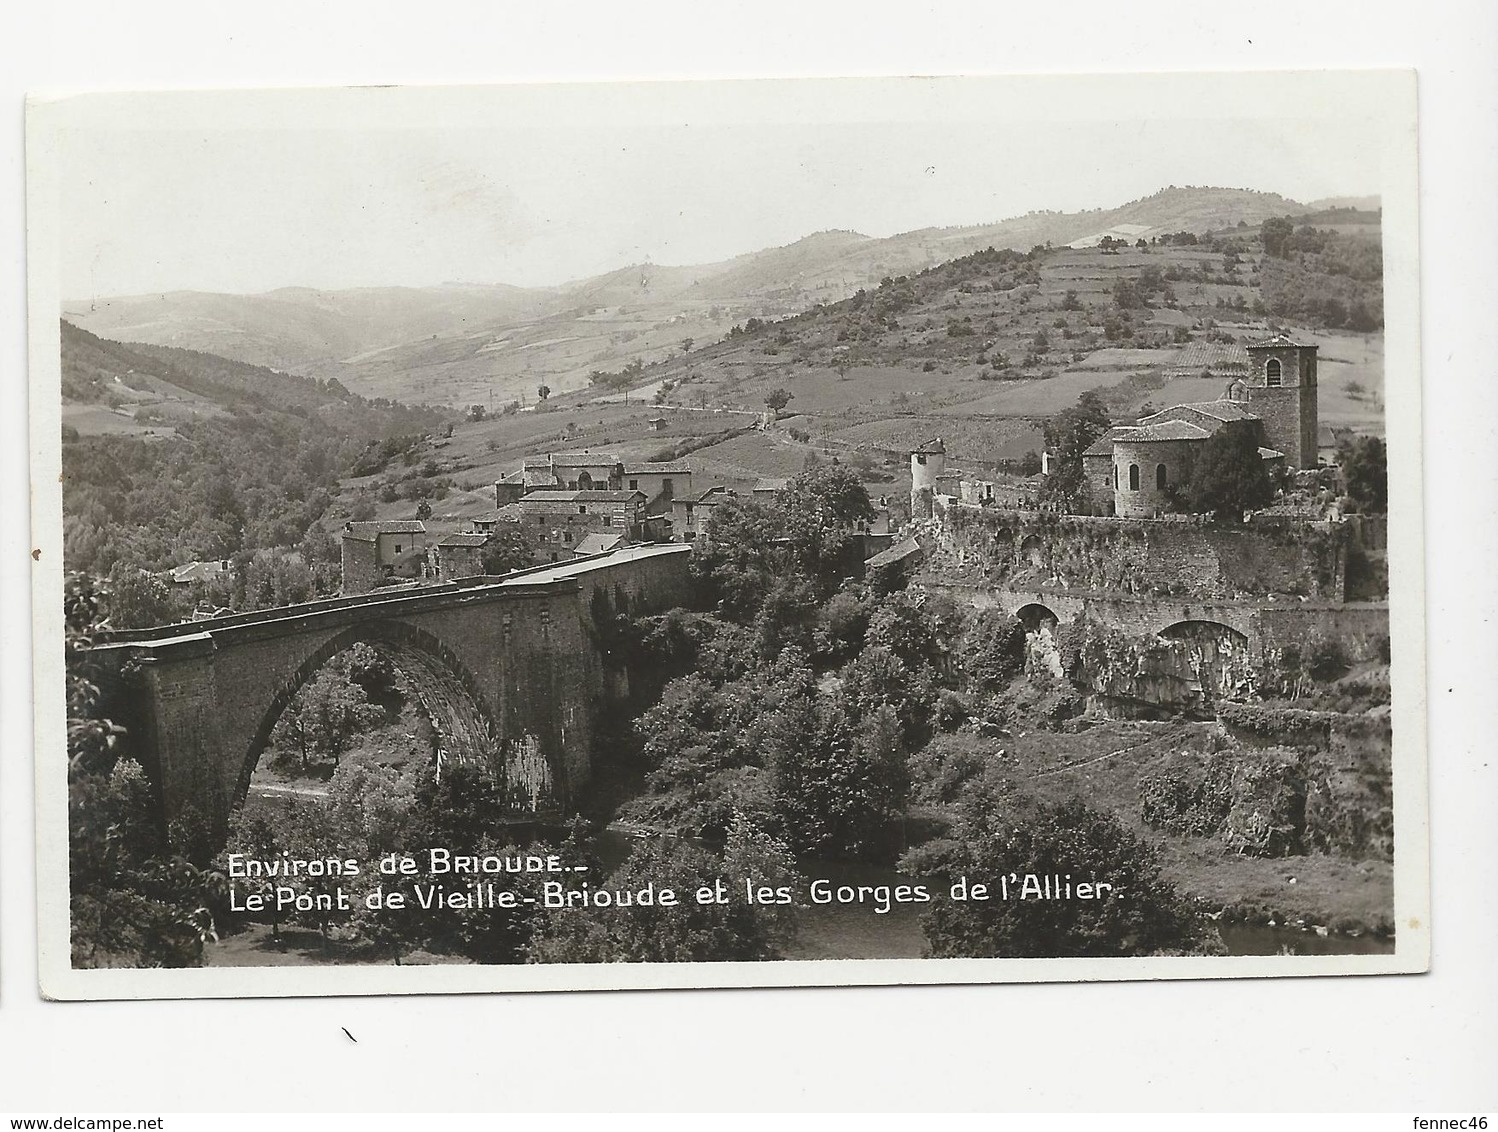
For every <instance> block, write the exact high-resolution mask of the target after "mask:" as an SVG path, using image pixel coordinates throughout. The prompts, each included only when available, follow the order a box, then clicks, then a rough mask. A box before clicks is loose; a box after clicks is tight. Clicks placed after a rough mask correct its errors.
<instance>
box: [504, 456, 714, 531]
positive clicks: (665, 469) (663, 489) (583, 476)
mask: <svg viewBox="0 0 1498 1132" xmlns="http://www.w3.org/2000/svg"><path fill="white" fill-rule="evenodd" d="M534 491H639V492H643V493H644V495H645V509H646V512H647V513H648V514H649V515H651V516H653V517H659V518H662V519H665V518H666V517H668V516H669V515H670V514H671V501H672V500H673V499H675V498H676V497H677V496H679V495H684V496H690V495H691V493H692V465H691V464H690V463H688V462H687V461H685V460H666V461H652V460H630V461H626V460H622V459H620V458H619V456H618V455H617V454H616V453H613V452H586V451H584V452H548V453H546V454H545V455H542V456H527V457H526V458H525V459H524V461H523V462H522V464H521V467H520V469H519V471H516V472H511V473H510V474H508V475H506V476H504V477H503V478H501V479H499V480H496V481H495V484H494V505H495V507H496V508H500V509H503V508H504V507H505V506H507V505H508V504H511V503H519V502H520V500H521V499H523V498H524V497H525V496H526V495H528V494H530V493H531V492H534Z"/></svg>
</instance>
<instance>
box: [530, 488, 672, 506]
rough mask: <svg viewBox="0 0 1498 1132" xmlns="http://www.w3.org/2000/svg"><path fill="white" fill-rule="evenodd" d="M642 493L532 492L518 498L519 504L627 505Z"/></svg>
mask: <svg viewBox="0 0 1498 1132" xmlns="http://www.w3.org/2000/svg"><path fill="white" fill-rule="evenodd" d="M644 498H645V493H644V492H643V491H585V490H578V491H560V490H558V491H549V490H544V489H543V490H541V491H532V492H529V493H528V494H526V495H522V496H521V497H520V502H521V503H628V502H630V501H631V500H636V499H644Z"/></svg>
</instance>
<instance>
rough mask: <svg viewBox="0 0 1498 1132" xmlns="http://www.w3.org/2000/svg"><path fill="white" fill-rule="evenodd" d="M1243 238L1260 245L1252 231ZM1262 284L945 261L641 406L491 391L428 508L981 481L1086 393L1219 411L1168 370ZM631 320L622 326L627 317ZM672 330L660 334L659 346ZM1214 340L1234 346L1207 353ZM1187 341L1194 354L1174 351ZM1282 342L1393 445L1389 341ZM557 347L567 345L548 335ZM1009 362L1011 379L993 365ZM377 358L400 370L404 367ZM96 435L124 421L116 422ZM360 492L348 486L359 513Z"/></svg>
mask: <svg viewBox="0 0 1498 1132" xmlns="http://www.w3.org/2000/svg"><path fill="white" fill-rule="evenodd" d="M1236 234H1237V235H1239V236H1241V237H1243V238H1251V237H1252V235H1253V230H1251V229H1250V230H1248V231H1247V232H1246V233H1245V232H1244V231H1242V230H1237V231H1236ZM1146 268H1153V269H1155V270H1156V271H1158V272H1160V273H1161V274H1162V275H1163V276H1164V277H1165V278H1167V279H1170V283H1169V286H1170V289H1171V292H1172V293H1173V297H1170V296H1166V295H1165V294H1164V293H1158V294H1156V295H1154V296H1153V298H1152V300H1151V302H1152V305H1151V306H1149V307H1146V308H1135V309H1132V310H1130V311H1128V312H1127V315H1128V323H1127V326H1126V329H1127V333H1128V334H1129V335H1131V337H1120V336H1119V333H1120V332H1119V328H1118V325H1117V324H1118V321H1119V319H1120V318H1121V316H1122V315H1123V313H1124V312H1121V311H1120V310H1119V309H1118V307H1117V306H1116V304H1115V302H1114V293H1115V287H1116V286H1117V284H1118V281H1119V280H1120V279H1134V280H1137V279H1138V278H1139V276H1140V274H1141V273H1142V272H1144V271H1145V269H1146ZM1257 271H1258V263H1257V259H1256V255H1255V254H1253V253H1250V254H1245V255H1243V256H1242V259H1241V262H1240V263H1239V264H1237V265H1233V264H1231V263H1229V257H1225V256H1224V255H1223V254H1221V253H1218V252H1213V251H1208V250H1205V249H1204V248H1202V247H1199V246H1198V247H1155V248H1151V249H1149V250H1147V251H1141V250H1137V249H1132V248H1131V249H1128V250H1127V251H1125V252H1123V253H1121V254H1116V255H1104V254H1102V253H1101V252H1100V251H1098V250H1096V249H1082V250H1071V249H1058V250H1056V251H1053V252H1051V253H1049V254H1048V255H1046V256H1044V257H1043V258H1042V259H1040V260H1039V261H1037V262H1036V263H1034V264H1030V265H1024V264H1022V263H1018V264H1017V263H1016V262H1015V261H1013V260H1007V261H995V262H993V263H987V262H985V263H982V264H981V265H979V266H978V267H977V268H974V267H973V266H972V265H971V264H969V265H967V266H966V267H964V266H962V265H961V264H958V265H948V266H947V267H943V268H938V269H936V270H934V271H933V272H931V273H929V274H928V275H926V276H922V277H919V278H916V279H912V280H911V281H909V282H907V283H904V284H901V286H903V287H905V288H906V289H907V290H908V291H909V296H908V297H907V298H906V299H902V300H900V301H899V304H897V305H896V306H895V307H890V308H889V309H888V310H887V311H885V312H884V313H880V311H879V310H877V309H875V308H876V307H877V305H878V303H879V302H881V301H883V300H881V299H880V298H879V296H880V295H881V294H883V293H884V292H885V288H880V289H879V291H878V292H871V293H870V295H869V296H865V297H864V298H863V299H857V300H850V301H845V302H840V303H834V304H830V305H827V306H824V307H818V308H815V309H813V310H811V311H808V312H806V313H805V314H802V315H800V316H797V317H794V318H790V319H786V320H783V321H781V322H779V323H776V324H774V325H773V326H770V327H768V328H765V329H761V330H758V331H755V332H753V333H742V334H739V335H736V336H730V337H727V338H723V337H720V336H719V335H717V334H716V333H709V334H703V333H697V334H696V335H695V341H694V349H693V350H691V351H690V352H689V353H686V354H681V353H679V352H678V353H676V354H675V356H673V357H669V358H665V357H664V355H663V353H656V354H655V355H652V356H654V357H656V358H658V359H662V360H657V361H655V362H654V363H653V364H647V365H646V366H645V367H644V369H643V371H642V373H641V376H640V380H639V383H638V385H637V387H636V388H635V389H634V390H632V391H631V392H630V393H629V394H628V397H629V400H628V401H624V400H623V399H622V397H621V395H620V394H618V393H607V394H606V393H604V392H603V391H602V390H599V389H596V388H582V389H572V390H571V391H559V392H556V393H553V395H552V396H551V398H550V400H548V401H547V402H546V403H545V406H544V408H540V407H538V406H535V390H534V389H533V388H531V389H523V388H522V389H519V394H520V395H521V396H523V397H525V399H526V400H527V401H528V402H529V403H530V405H531V407H530V408H529V409H527V410H525V411H521V412H511V413H509V414H508V415H505V414H502V413H500V412H498V411H497V410H499V409H502V408H503V407H504V404H505V398H506V396H508V395H509V394H507V393H506V392H505V391H504V390H502V389H500V387H499V386H496V387H495V388H494V389H493V390H490V391H488V392H487V393H483V394H482V395H480V394H475V399H476V400H478V401H481V402H482V403H484V404H485V407H486V409H488V408H490V407H491V406H492V408H493V409H494V410H496V411H494V412H489V413H488V414H486V419H484V420H482V421H464V422H462V423H461V424H459V425H457V426H456V428H455V429H454V431H453V434H452V436H451V437H450V438H445V439H442V440H438V441H436V442H434V444H433V450H432V456H433V458H434V459H435V460H436V461H437V462H438V464H439V465H440V467H441V471H442V474H443V475H445V476H447V477H449V478H450V479H451V480H452V481H453V483H454V484H455V490H454V492H453V493H452V494H449V495H448V496H446V497H444V498H442V499H438V500H436V501H434V504H433V506H434V513H435V518H436V521H437V522H439V523H440V522H443V521H450V522H452V523H458V522H460V521H461V520H462V519H464V518H467V517H470V516H472V515H474V514H477V513H479V512H481V511H483V510H486V509H488V508H489V507H491V506H492V494H491V492H490V485H492V483H493V482H494V480H496V479H498V478H499V477H500V476H502V475H504V474H506V473H508V472H512V471H514V470H515V469H516V468H518V467H519V465H520V461H521V459H522V458H523V457H525V456H528V455H540V454H544V453H546V452H548V451H569V450H576V449H585V448H587V449H603V450H607V451H610V452H615V453H617V454H618V455H619V456H621V457H622V458H624V459H651V458H654V457H657V456H661V455H664V454H680V453H681V452H682V451H683V450H684V449H689V451H688V453H687V458H688V459H689V461H690V462H691V464H692V467H693V472H694V486H696V485H697V484H698V483H700V484H701V485H703V486H704V487H705V486H709V485H711V484H714V483H723V484H728V485H731V486H736V487H740V486H747V485H748V484H750V483H752V482H753V480H754V479H757V478H759V477H761V476H776V477H783V476H790V475H794V474H795V473H796V472H798V471H800V470H801V468H802V467H803V466H804V465H805V463H806V461H807V460H808V458H809V457H810V456H811V455H812V454H813V453H815V454H817V455H818V456H820V457H822V458H832V457H837V458H841V459H847V458H848V457H849V455H850V454H851V453H856V452H858V451H860V450H862V451H865V452H867V453H868V454H869V455H871V456H873V457H874V458H875V459H876V460H878V461H880V462H884V461H886V460H888V459H889V458H890V454H893V455H894V458H895V459H897V460H900V461H901V462H902V463H903V457H904V454H905V453H906V452H907V451H908V450H909V449H910V448H912V447H915V446H916V445H919V444H921V443H923V442H925V441H926V440H929V439H930V438H931V437H934V436H941V437H942V438H943V439H944V440H945V441H946V443H947V446H948V451H949V452H950V453H951V454H952V456H953V457H954V460H955V461H956V462H959V463H965V464H967V465H968V466H969V467H970V468H972V469H975V470H976V469H979V468H981V467H982V466H983V465H985V464H990V463H992V462H993V461H997V460H1013V459H1018V458H1019V457H1021V456H1023V455H1024V454H1025V453H1026V452H1028V451H1031V450H1039V449H1040V448H1041V446H1042V437H1041V431H1040V425H1041V424H1042V423H1043V421H1044V420H1045V419H1046V418H1048V417H1050V416H1053V415H1054V414H1056V413H1058V412H1060V411H1061V410H1063V409H1065V408H1067V407H1068V406H1071V405H1074V404H1075V403H1076V401H1077V399H1078V398H1079V397H1080V396H1081V395H1082V394H1083V393H1086V392H1089V391H1094V390H1095V391H1097V392H1099V393H1101V394H1102V395H1103V398H1104V401H1105V403H1106V404H1107V405H1108V407H1109V410H1110V412H1111V413H1112V414H1113V415H1114V418H1115V420H1119V421H1129V420H1132V419H1134V417H1135V416H1136V415H1138V414H1139V413H1140V412H1141V410H1144V409H1160V408H1164V407H1166V406H1168V405H1172V404H1178V403H1181V402H1184V401H1204V400H1212V399H1215V398H1217V397H1220V396H1221V395H1222V393H1223V391H1224V389H1225V388H1226V386H1227V383H1228V380H1229V377H1230V376H1231V375H1230V374H1228V373H1222V374H1218V373H1215V372H1214V374H1213V376H1210V377H1205V378H1203V377H1200V376H1189V377H1187V376H1181V377H1172V376H1171V372H1172V371H1176V372H1179V371H1180V370H1181V369H1182V368H1183V367H1186V368H1192V369H1194V368H1195V367H1196V366H1197V365H1198V364H1213V362H1214V360H1215V361H1216V362H1223V361H1227V360H1230V359H1231V358H1239V359H1241V357H1242V341H1244V340H1251V339H1253V338H1255V337H1259V336H1261V335H1264V334H1267V333H1268V330H1269V328H1268V324H1267V323H1266V322H1265V321H1264V320H1262V319H1254V318H1253V317H1252V316H1250V315H1247V314H1244V313H1242V312H1241V311H1237V310H1235V309H1234V308H1235V307H1236V306H1237V305H1238V304H1240V303H1241V304H1243V305H1244V306H1246V307H1250V308H1251V307H1252V305H1253V303H1254V301H1255V300H1256V299H1257V298H1258V288H1257V285H1256V283H1257ZM1204 273H1205V274H1204ZM1172 276H1173V277H1174V278H1171V277H1172ZM896 289H897V290H898V288H896ZM1219 302H1221V303H1224V304H1227V306H1220V305H1219ZM610 309H611V308H601V309H600V311H599V312H597V314H596V317H595V316H590V318H591V319H592V321H589V322H588V323H586V326H587V327H588V330H587V332H586V334H583V335H582V336H581V337H578V335H579V332H578V331H577V328H576V325H573V326H572V328H571V329H570V330H568V331H567V332H566V333H563V331H562V330H561V329H559V327H560V325H561V324H560V323H553V324H551V325H541V324H539V323H538V324H536V325H531V326H526V327H523V328H517V329H516V330H514V331H513V335H512V336H511V337H509V338H507V339H506V341H505V342H504V343H501V345H502V346H504V347H505V349H504V351H499V350H498V348H497V347H496V349H495V350H490V351H489V354H490V355H494V354H496V353H498V352H504V353H506V356H507V357H515V356H523V354H524V353H525V350H524V349H522V347H524V346H534V347H535V348H536V351H537V352H549V351H553V350H564V351H565V350H570V349H573V348H574V347H576V346H577V345H578V342H580V341H582V339H583V338H585V337H586V336H587V334H591V333H593V332H594V331H597V332H599V333H604V332H607V331H609V330H610V329H611V328H612V329H613V330H614V331H615V332H618V331H619V326H616V325H615V323H616V321H617V319H616V318H615V316H614V315H613V314H610ZM618 318H621V319H624V320H625V322H628V318H629V316H628V315H627V313H623V314H619V315H618ZM621 325H622V324H621ZM667 329H668V328H665V327H663V328H661V329H660V331H659V336H660V337H662V338H663V339H664V337H665V335H666V332H667ZM697 329H698V330H699V331H700V329H701V328H700V327H699V328H697ZM679 330H680V327H676V328H670V332H671V333H673V334H675V333H677V332H678V331H679ZM1214 330H1215V331H1218V332H1225V333H1226V334H1227V335H1230V336H1231V338H1232V339H1233V341H1232V342H1225V341H1222V340H1221V339H1220V338H1217V339H1214V338H1213V337H1212V335H1213V332H1214ZM1105 331H1106V333H1105ZM1181 332H1184V333H1185V334H1186V335H1189V341H1186V342H1182V341H1180V340H1179V339H1180V337H1181ZM1289 332H1290V333H1292V334H1295V335H1297V336H1299V337H1301V338H1303V339H1306V340H1309V341H1313V342H1315V343H1316V344H1317V345H1319V346H1320V347H1321V364H1320V367H1319V373H1320V385H1321V388H1320V404H1319V410H1320V419H1321V420H1322V421H1323V422H1325V423H1328V424H1334V425H1350V426H1352V427H1354V428H1355V429H1357V430H1359V431H1362V432H1370V433H1381V432H1382V430H1383V373H1382V371H1383V341H1382V335H1381V334H1353V333H1341V332H1331V331H1311V330H1307V329H1305V328H1296V327H1291V328H1289ZM506 333H507V334H509V333H510V332H506ZM1110 334H1111V335H1115V340H1109V337H1108V335H1110ZM564 337H565V338H569V341H566V342H561V341H557V340H555V339H561V338H564ZM572 338H576V339H577V340H576V341H573V340H571V339H572ZM677 344H678V345H679V342H678V343H677ZM455 348H456V347H455ZM1001 359H1002V362H1003V363H1004V365H1005V367H1006V368H1003V369H1002V371H1000V370H998V369H997V368H996V367H998V366H999V365H1000V362H1001ZM380 361H381V364H385V362H386V361H389V362H390V364H395V361H394V356H392V357H391V358H389V359H387V358H386V357H385V356H383V355H382V357H381V359H380ZM980 375H981V376H980ZM985 379H986V380H985ZM552 384H553V385H554V386H557V383H554V382H553V383H552ZM557 387H558V388H560V386H557ZM781 388H783V389H785V390H787V391H788V392H789V393H790V394H791V395H792V400H791V402H790V405H789V408H788V410H787V414H786V416H785V419H783V420H781V421H780V422H778V423H777V424H776V426H775V428H774V430H773V435H769V436H766V435H754V436H750V435H743V436H736V437H731V438H730V437H726V436H725V437H724V438H723V439H722V440H720V441H719V442H718V443H702V441H703V440H704V439H707V438H711V437H712V436H713V435H715V434H723V433H725V431H726V430H729V429H733V428H736V427H746V426H749V425H751V424H752V423H753V422H754V421H755V419H756V418H757V416H758V415H759V414H760V413H761V412H762V411H763V410H764V405H765V398H766V396H767V395H769V394H770V393H771V392H772V391H773V390H776V389H781ZM510 392H511V393H513V392H514V389H511V390H510ZM657 400H659V401H660V402H661V403H660V404H657V403H655V402H656V401H657ZM657 416H660V417H663V418H664V427H663V428H661V429H660V430H659V431H657V430H656V428H655V427H653V426H652V425H651V424H650V423H649V422H650V420H651V419H652V418H654V417H657ZM90 423H91V424H92V425H93V426H94V427H98V428H104V427H113V428H121V427H123V428H126V429H128V428H129V427H130V426H129V424H128V423H124V424H121V423H120V422H119V421H113V420H107V419H100V420H98V421H93V420H92V419H91V420H90ZM792 430H794V431H795V436H793V435H792ZM803 434H804V435H805V437H806V439H805V440H804V441H803V440H801V439H799V438H800V437H801V436H802V435H803ZM364 487H367V485H361V484H359V483H355V482H351V483H350V484H349V485H348V487H347V489H346V490H345V492H344V503H345V507H346V508H349V507H351V506H352V503H353V501H354V499H355V498H356V497H357V496H358V494H359V491H360V489H361V488H364ZM366 506H367V504H366ZM412 510H413V505H412V504H411V503H409V502H408V501H397V502H396V503H381V504H379V505H378V507H377V512H376V515H377V517H380V518H387V517H390V518H395V517H409V515H410V514H411V513H412Z"/></svg>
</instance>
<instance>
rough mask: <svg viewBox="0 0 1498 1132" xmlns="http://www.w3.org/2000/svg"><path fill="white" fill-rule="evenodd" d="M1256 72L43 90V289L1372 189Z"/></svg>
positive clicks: (1361, 109) (382, 275)
mask: <svg viewBox="0 0 1498 1132" xmlns="http://www.w3.org/2000/svg"><path fill="white" fill-rule="evenodd" d="M1304 78H1305V79H1306V81H1307V82H1312V81H1313V80H1314V79H1315V78H1316V77H1315V76H1309V75H1308V76H1304ZM1266 81H1267V80H1266V78H1265V77H1264V76H1256V77H1250V76H1241V77H1239V78H1237V79H1229V78H1227V77H1222V76H1219V77H1216V78H1211V79H1207V78H1196V77H1191V76H1177V77H1175V78H1174V79H1170V80H1167V79H1164V78H1157V79H1151V80H1146V79H1133V80H1092V81H1091V83H1092V85H1089V84H1088V82H1087V81H1084V80H1040V79H1036V80H1025V81H1023V82H1021V81H1013V80H1011V81H997V80H987V81H980V80H947V81H943V82H937V83H932V82H929V81H921V80H908V81H902V80H894V81H885V82H862V81H843V82H812V83H794V82H780V83H740V84H712V85H694V84H654V85H651V86H643V85H633V86H626V85H621V86H615V87H557V88H537V87H518V88H487V89H479V90H469V91H463V90H461V89H460V88H449V89H446V90H426V91H389V90H385V91H380V90H342V91H325V92H310V93H309V92H298V93H294V94H293V93H288V92H278V93H274V94H260V95H254V94H240V95H223V94H219V95H207V94H185V95H173V96H167V95H158V96H95V97H93V98H85V99H81V100H74V101H73V102H71V103H63V104H61V105H60V107H59V109H61V110H62V111H64V112H65V113H64V114H63V115H61V117H62V120H63V121H64V122H65V123H66V125H67V126H68V127H70V128H65V129H63V130H62V131H61V133H60V134H59V137H60V147H59V148H60V158H61V166H60V170H61V173H62V177H61V194H62V200H61V205H62V208H61V214H62V221H63V238H62V260H61V263H60V265H59V266H60V282H61V291H62V294H63V295H64V296H65V297H67V298H74V299H77V298H89V297H97V296H105V295H120V294H140V293H150V292H158V291H168V290H205V291H229V292H257V291H266V290H271V289H274V288H276V287H281V286H308V287H320V288H336V287H353V286H378V285H408V286H426V285H432V284H437V283H442V282H466V283H512V284H519V285H536V284H549V283H559V282H563V281H566V280H569V279H577V278H582V277H586V276H589V275H594V274H597V273H600V272H604V271H609V270H612V269H613V268H616V267H620V266H623V265H625V264H629V263H636V262H641V261H644V260H647V259H648V260H650V261H652V262H655V263H662V264H681V263H705V262H711V261H714V260H719V259H724V258H727V257H730V256H733V255H737V254H740V253H743V252H749V251H754V250H757V249H760V248H764V247H769V246H775V245H779V244H786V243H790V242H792V241H794V240H797V239H799V238H801V237H802V236H805V235H807V234H809V233H812V232H815V231H819V230H823V229H829V228H846V229H854V230H857V231H860V232H863V233H866V234H868V235H872V236H886V235H891V234H894V233H897V232H903V231H908V230H910V229H915V228H923V227H928V226H941V225H963V224H978V223H986V222H992V221H997V220H1002V219H1006V218H1008V217H1011V216H1016V215H1020V214H1023V213H1025V212H1028V211H1030V210H1032V209H1053V210H1058V211H1074V210H1078V209H1084V208H1108V207H1113V206H1115V205H1119V204H1123V203H1125V202H1126V201H1129V200H1133V199H1136V198H1139V197H1142V196H1147V195H1149V194H1150V193H1152V192H1154V191H1156V190H1157V189H1160V188H1162V187H1164V186H1165V185H1168V184H1176V185H1186V184H1192V185H1220V186H1230V187H1236V188H1251V189H1260V190H1265V191H1270V192H1278V193H1281V194H1283V195H1285V196H1287V197H1291V198H1294V199H1297V200H1301V201H1308V200H1313V199H1316V198H1319V197H1325V196H1333V195H1362V194H1370V193H1377V192H1378V191H1379V184H1380V175H1381V174H1380V168H1379V161H1380V156H1379V155H1380V146H1379V144H1378V137H1379V131H1378V128H1377V126H1376V124H1375V123H1374V122H1373V121H1372V120H1371V119H1370V118H1368V117H1366V116H1365V115H1367V113H1368V107H1367V106H1366V105H1362V106H1359V105H1358V104H1357V103H1356V102H1352V103H1349V101H1348V98H1347V97H1346V92H1345V91H1344V92H1342V93H1341V94H1340V95H1337V92H1334V91H1331V90H1330V89H1328V88H1326V84H1325V82H1323V83H1321V84H1319V85H1313V86H1311V87H1309V88H1308V89H1310V90H1311V91H1313V92H1314V93H1316V94H1318V95H1319V94H1322V93H1325V95H1326V97H1324V98H1307V97H1306V96H1305V92H1304V91H1302V92H1300V94H1299V95H1296V94H1295V92H1294V91H1291V92H1289V94H1288V96H1287V93H1286V92H1285V91H1283V90H1281V89H1280V88H1281V87H1283V86H1284V85H1285V84H1284V81H1283V77H1282V76H1281V77H1277V81H1276V82H1275V84H1274V85H1273V87H1269V86H1266V85H1265V84H1266ZM1183 83H1186V84H1189V85H1187V86H1185V87H1183V86H1182V84H1183ZM1105 84H1106V85H1105ZM1130 84H1132V85H1130ZM1292 85H1293V84H1292ZM1334 95H1336V96H1334ZM1261 107H1263V109H1262V111H1261V110H1260V108H1261Z"/></svg>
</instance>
